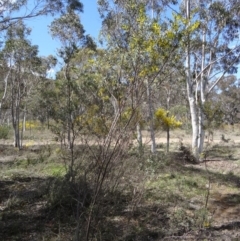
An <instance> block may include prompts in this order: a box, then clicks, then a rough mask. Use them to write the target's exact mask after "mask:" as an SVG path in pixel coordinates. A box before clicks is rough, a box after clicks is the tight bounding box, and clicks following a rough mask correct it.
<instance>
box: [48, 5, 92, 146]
mask: <svg viewBox="0 0 240 241" xmlns="http://www.w3.org/2000/svg"><path fill="white" fill-rule="evenodd" d="M82 11H83V6H82V4H80V2H79V1H75V4H74V5H70V6H69V7H68V8H67V11H66V12H64V13H63V14H62V15H61V16H60V17H59V18H57V19H55V20H54V21H53V22H52V23H51V25H50V31H51V34H52V36H53V37H54V38H57V39H59V40H60V42H61V44H62V46H61V48H60V49H59V50H58V54H59V57H60V58H61V59H62V60H63V63H62V64H63V65H62V69H61V72H60V75H58V76H59V77H60V79H62V81H63V83H64V84H65V91H66V99H67V103H66V108H65V109H66V113H65V114H66V116H67V120H66V121H67V140H68V147H69V149H71V150H72V149H73V145H74V140H75V134H74V128H73V123H74V119H73V112H74V111H75V110H74V108H73V107H74V105H73V102H72V95H73V89H74V84H75V79H74V75H72V72H71V70H72V69H73V68H75V64H74V63H73V62H72V59H73V57H74V56H75V54H76V53H77V51H78V50H79V49H80V48H84V47H86V46H87V45H91V46H93V45H94V43H93V41H92V39H91V38H90V37H89V36H85V34H84V32H85V31H84V28H83V25H82V24H81V21H80V17H79V13H80V12H82Z"/></svg>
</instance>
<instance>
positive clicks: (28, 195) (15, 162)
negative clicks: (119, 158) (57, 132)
mask: <svg viewBox="0 0 240 241" xmlns="http://www.w3.org/2000/svg"><path fill="white" fill-rule="evenodd" d="M222 134H224V135H225V138H227V139H231V140H230V141H229V142H221V140H220V138H221V135H222ZM162 136H163V133H158V135H157V138H158V139H157V140H158V154H157V155H155V156H151V155H150V154H149V152H148V141H147V139H148V138H147V136H146V133H145V141H146V147H145V152H144V154H143V155H142V156H139V155H138V152H137V150H136V149H135V147H132V148H131V149H130V150H129V153H127V154H126V155H125V156H124V158H125V159H124V162H123V163H122V164H121V165H122V169H123V170H124V172H122V173H121V175H120V176H118V180H117V181H118V183H117V185H116V186H115V188H114V189H111V190H110V189H108V187H112V186H113V185H112V179H111V178H112V177H111V176H109V177H108V179H107V180H106V184H105V186H104V187H105V188H104V191H103V193H102V194H101V195H100V198H99V199H98V203H97V206H96V210H95V211H94V212H95V216H94V219H93V227H92V229H91V235H92V236H91V240H103V241H107V240H111V241H112V240H116V241H118V240H119V241H120V240H122V241H123V240H129V241H130V240H144V241H147V240H197V239H200V240H204V239H205V240H219V238H220V237H224V238H225V240H226V239H227V238H229V239H230V240H233V239H234V238H235V239H236V240H237V237H239V236H238V235H240V231H239V223H240V219H239V211H240V191H239V186H240V148H239V147H240V145H239V139H240V138H239V137H240V135H238V132H237V131H236V130H235V131H232V130H223V131H222V132H221V131H216V133H215V136H216V140H215V139H214V141H213V142H212V143H209V145H208V146H207V148H206V162H204V163H201V164H197V165H196V164H192V163H187V162H186V161H185V159H184V158H183V156H182V153H181V152H180V151H179V150H178V149H177V148H178V143H179V139H180V138H182V139H181V140H182V141H183V142H184V143H186V145H187V144H188V143H189V140H190V138H189V134H187V133H186V132H184V131H179V130H177V131H175V132H173V133H172V137H173V139H172V140H173V141H172V144H171V149H170V154H166V153H165V138H162ZM45 138H46V139H45ZM233 141H234V142H233ZM8 142H9V143H10V142H11V141H10V140H6V141H5V143H4V144H3V143H2V145H1V146H0V153H1V158H0V165H1V170H0V175H1V179H0V191H1V197H0V209H1V214H0V225H1V227H2V228H1V230H0V236H1V237H2V238H3V240H4V241H10V240H11V241H12V240H39V241H40V240H52V241H57V240H71V238H72V237H73V234H74V233H75V229H76V225H77V224H81V225H82V226H81V227H84V225H85V222H86V217H87V215H88V212H89V208H90V207H89V206H88V205H89V203H90V200H91V193H92V190H93V188H94V185H93V183H91V180H93V179H88V181H87V182H86V181H84V179H83V178H82V177H83V176H82V174H83V173H84V172H83V171H82V169H77V171H79V179H77V181H76V182H75V183H74V184H71V183H68V182H66V179H65V175H66V165H65V164H66V163H65V161H64V159H63V158H62V157H63V153H62V152H61V149H60V145H59V144H58V143H56V142H55V141H54V140H53V136H52V135H50V134H49V133H48V131H46V130H45V131H44V132H38V131H36V133H35V132H33V131H32V132H31V135H29V136H28V139H27V140H25V143H29V145H25V147H24V149H23V150H21V151H18V150H16V149H14V148H13V147H12V146H9V145H7V144H6V143H8ZM81 150H83V146H78V147H77V148H76V152H77V156H78V159H77V160H78V162H79V165H77V166H76V168H77V167H78V168H80V167H81V168H82V167H83V165H85V164H84V163H88V162H89V161H90V160H91V155H89V154H88V153H86V152H83V151H81ZM83 159H84V162H82V161H83ZM78 162H77V163H78ZM80 162H82V163H81V165H80ZM89 175H90V174H89ZM90 176H91V178H94V173H92V174H91V175H90ZM113 176H114V177H116V173H114V175H113ZM84 195H85V196H84ZM83 196H84V197H85V198H84V203H83V202H82V206H81V215H80V217H79V218H80V219H78V220H77V219H76V211H77V208H78V207H79V203H80V201H81V200H83ZM81 231H82V232H83V231H84V230H81Z"/></svg>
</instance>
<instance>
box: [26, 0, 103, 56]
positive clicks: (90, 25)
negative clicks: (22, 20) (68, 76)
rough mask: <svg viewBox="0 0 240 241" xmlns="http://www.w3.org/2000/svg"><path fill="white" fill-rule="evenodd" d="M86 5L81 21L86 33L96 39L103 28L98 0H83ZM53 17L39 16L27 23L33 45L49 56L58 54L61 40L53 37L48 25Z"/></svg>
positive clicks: (42, 53)
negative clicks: (30, 30)
mask: <svg viewBox="0 0 240 241" xmlns="http://www.w3.org/2000/svg"><path fill="white" fill-rule="evenodd" d="M81 2H82V3H83V5H84V12H83V13H82V14H81V15H80V17H81V22H82V24H83V26H84V29H85V30H86V34H90V35H91V36H92V37H93V38H94V39H95V40H97V39H98V34H99V31H100V28H101V19H100V16H99V13H98V10H97V0H81ZM52 20H53V17H50V16H49V17H46V16H44V17H38V18H35V19H29V20H27V21H26V24H27V25H28V26H29V27H31V28H32V33H31V36H30V40H31V42H32V44H33V45H38V46H39V54H40V55H41V56H47V55H49V54H53V55H56V54H57V48H58V47H59V46H60V45H59V42H58V41H57V40H55V39H52V37H51V35H50V34H49V29H48V26H49V25H50V23H51V22H52Z"/></svg>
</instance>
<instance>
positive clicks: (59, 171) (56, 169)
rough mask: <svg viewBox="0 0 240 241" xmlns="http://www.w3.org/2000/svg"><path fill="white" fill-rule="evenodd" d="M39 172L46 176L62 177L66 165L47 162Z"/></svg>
mask: <svg viewBox="0 0 240 241" xmlns="http://www.w3.org/2000/svg"><path fill="white" fill-rule="evenodd" d="M41 172H42V173H44V174H45V175H47V176H55V177H62V176H64V175H65V174H66V167H65V165H63V164H59V163H48V164H46V165H44V168H43V169H42V171H41Z"/></svg>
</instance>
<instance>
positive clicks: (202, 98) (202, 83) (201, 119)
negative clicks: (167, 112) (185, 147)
mask: <svg viewBox="0 0 240 241" xmlns="http://www.w3.org/2000/svg"><path fill="white" fill-rule="evenodd" d="M205 44H206V30H205V29H204V28H203V33H202V63H201V76H200V78H201V79H200V100H199V101H201V103H200V106H199V113H198V118H199V121H198V132H199V140H198V152H199V154H201V153H202V152H203V145H204V138H205V130H204V113H203V107H204V104H205V101H206V94H205V89H206V80H205V71H204V68H205V54H206V53H205V52H206V51H205ZM200 159H201V158H200Z"/></svg>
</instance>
